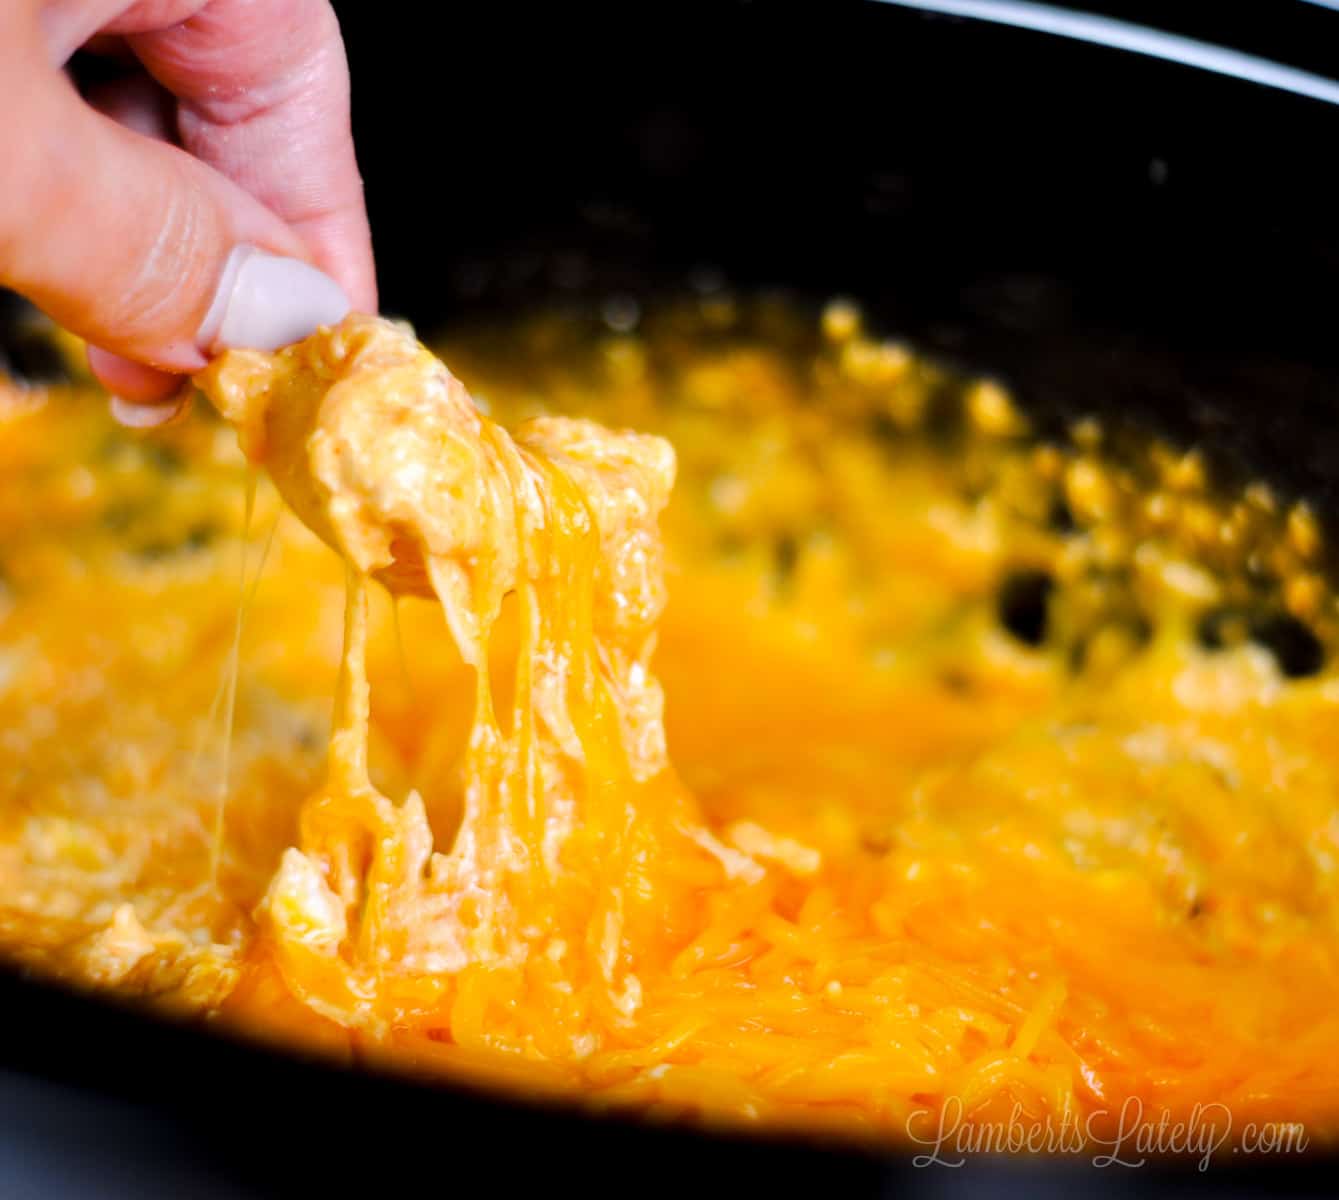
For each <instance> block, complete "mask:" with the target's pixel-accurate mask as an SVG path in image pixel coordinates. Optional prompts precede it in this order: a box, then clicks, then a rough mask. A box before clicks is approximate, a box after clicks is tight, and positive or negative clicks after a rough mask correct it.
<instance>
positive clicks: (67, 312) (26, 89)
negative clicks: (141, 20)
mask: <svg viewBox="0 0 1339 1200" xmlns="http://www.w3.org/2000/svg"><path fill="white" fill-rule="evenodd" d="M11 11H12V10H11ZM0 24H3V22H0ZM16 61H19V62H22V61H24V59H23V57H22V56H21V55H19V56H16ZM0 105H3V111H5V113H6V121H5V123H4V124H3V125H0V142H3V145H2V146H0V156H3V157H4V159H5V161H6V163H7V168H8V179H7V183H8V193H9V194H8V197H7V202H6V203H5V204H4V205H3V206H0V282H3V283H6V284H8V285H9V286H11V287H14V288H15V289H16V290H18V291H21V292H23V293H25V294H26V295H28V296H30V297H31V298H32V299H33V300H35V301H36V302H37V303H38V305H39V306H41V307H42V308H44V309H45V310H46V311H47V312H49V313H50V314H51V315H52V316H53V317H55V319H56V320H57V321H59V322H60V323H62V324H64V325H65V326H67V327H68V328H70V329H72V330H74V331H75V332H77V333H79V334H80V335H82V336H83V337H84V338H85V339H86V340H88V341H90V342H92V343H94V344H96V345H99V346H103V347H105V348H106V349H108V350H111V351H113V352H115V353H117V354H120V355H122V356H125V357H129V358H133V359H135V360H137V361H139V362H143V363H147V364H149V365H152V366H155V367H158V368H160V369H163V370H168V371H176V372H189V371H194V370H198V369H199V368H200V367H201V366H203V365H204V363H205V361H206V356H205V353H204V352H203V351H204V349H206V348H208V345H207V344H208V342H209V341H210V338H208V337H204V335H203V333H202V327H205V326H206V324H207V323H206V317H207V316H208V317H211V322H210V324H212V326H214V327H215V328H214V330H213V332H214V333H215V334H217V335H218V336H224V335H227V336H237V337H239V338H243V339H246V340H247V341H249V342H250V344H256V345H259V344H261V343H262V342H264V341H265V340H268V339H267V338H265V337H264V336H261V335H263V334H264V333H265V332H266V331H265V329H263V328H261V327H260V326H259V325H257V324H256V323H255V322H253V323H251V324H250V325H248V323H247V320H246V316H247V314H246V312H245V311H241V310H239V311H238V312H236V313H234V312H233V308H232V307H231V306H230V304H229V299H230V297H231V295H232V293H233V292H234V291H237V290H240V291H242V292H247V293H248V294H252V295H253V299H254V298H255V297H254V293H256V290H257V288H260V289H261V290H262V294H261V295H260V299H261V301H262V304H261V309H263V312H262V314H261V316H262V323H264V322H268V324H269V332H270V333H274V331H275V330H276V329H282V331H283V332H284V333H286V334H291V336H289V337H288V340H290V341H291V340H294V338H295V337H301V336H303V335H304V333H306V332H310V331H311V329H313V328H315V326H316V325H317V324H320V323H323V322H325V321H329V320H337V319H339V316H341V315H342V310H343V307H344V306H345V301H344V298H343V296H342V295H341V294H340V293H339V291H338V289H337V288H336V287H335V286H334V285H333V284H332V283H331V282H330V281H329V280H327V279H325V277H324V276H322V275H320V274H319V272H316V271H313V270H312V269H311V268H310V267H306V266H305V265H304V264H302V263H301V262H298V261H286V260H276V259H274V258H271V257H267V256H265V255H260V256H257V255H255V254H245V255H242V256H241V257H240V258H239V255H238V254H235V253H234V251H237V250H238V248H239V247H244V246H257V247H261V248H263V249H264V250H266V251H269V252H270V253H271V254H273V255H280V256H287V257H289V258H291V259H292V260H298V259H301V258H303V257H305V249H304V247H303V244H302V241H301V239H300V238H299V236H298V235H297V233H296V232H295V231H293V230H291V229H290V228H288V226H287V225H286V224H285V223H284V222H283V221H282V220H280V219H279V218H278V217H277V216H275V214H273V213H272V212H269V211H268V210H267V209H266V208H265V207H264V206H263V205H262V204H260V203H259V202H258V201H257V200H255V199H254V198H253V197H251V196H249V195H247V194H246V193H245V192H244V191H243V190H242V189H241V188H240V187H238V186H237V185H236V184H235V183H232V182H230V181H228V180H226V179H224V178H223V177H222V176H220V175H219V174H218V173H217V172H215V171H213V170H211V169H210V168H209V167H207V166H206V165H205V164H203V163H201V162H199V161H197V160H196V159H194V158H193V157H192V156H190V155H189V154H186V153H184V152H182V151H181V150H178V149H176V148H174V147H172V146H168V145H165V144H163V143H159V142H154V141H151V140H149V139H146V138H144V137H141V136H139V135H137V134H135V133H133V132H131V131H129V130H127V129H124V128H121V127H120V126H118V125H116V124H115V123H114V122H113V121H110V120H108V119H107V118H106V117H104V116H102V115H101V114H99V113H96V112H94V111H93V110H92V109H90V108H89V107H88V106H87V105H85V104H84V103H83V101H82V100H81V99H80V98H79V97H78V96H77V94H76V93H75V92H74V90H73V89H72V88H71V87H69V85H68V83H67V82H66V81H65V79H64V77H63V76H61V75H59V74H58V73H56V72H54V71H47V70H24V69H23V68H20V69H18V70H15V71H10V72H7V73H6V74H5V75H4V77H3V78H2V79H0ZM41 230H45V231H49V233H48V234H47V235H46V236H40V235H35V233H34V231H41ZM276 263H278V265H277V266H276V265H275V264H276ZM220 289H224V290H223V291H222V293H221V292H220ZM248 289H249V291H248ZM336 310H339V311H338V312H337V311H336ZM304 325H305V329H304V328H302V327H303V326H304ZM294 329H296V330H297V332H296V333H293V332H292V331H293V330H294ZM238 344H241V343H238Z"/></svg>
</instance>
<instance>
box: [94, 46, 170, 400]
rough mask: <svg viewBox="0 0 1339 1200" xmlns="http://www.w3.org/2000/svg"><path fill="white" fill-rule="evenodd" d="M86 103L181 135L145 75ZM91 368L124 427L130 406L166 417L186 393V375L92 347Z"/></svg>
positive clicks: (152, 133)
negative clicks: (166, 411) (169, 407)
mask: <svg viewBox="0 0 1339 1200" xmlns="http://www.w3.org/2000/svg"><path fill="white" fill-rule="evenodd" d="M84 98H85V99H86V100H87V101H88V102H89V103H90V104H91V105H92V106H93V107H94V108H95V109H97V110H98V112H100V113H102V114H103V116H105V117H110V118H111V119H112V120H113V121H115V122H116V123H117V124H118V125H122V126H124V127H125V128H127V129H132V130H134V131H135V132H136V133H138V134H140V135H141V136H143V137H149V138H154V139H155V140H157V141H162V142H166V141H171V140H172V138H173V137H174V136H175V134H176V121H175V116H176V101H175V100H173V99H172V97H171V96H170V95H169V94H168V92H167V91H166V90H165V89H164V88H162V87H160V86H159V85H158V84H157V83H155V82H154V81H153V80H152V79H150V78H149V76H147V75H145V74H144V73H143V72H142V71H137V72H136V73H135V74H133V75H130V76H127V77H125V78H122V79H116V80H113V81H111V82H109V83H104V84H99V85H98V86H96V87H93V88H90V89H88V90H87V91H86V92H85V93H84ZM88 366H89V369H90V370H91V371H92V372H93V374H94V375H95V376H96V377H97V378H98V380H99V381H100V382H101V383H102V386H103V387H105V388H106V389H107V390H108V391H109V392H111V393H112V395H113V396H115V397H117V398H118V399H119V400H121V401H123V402H124V403H123V404H120V405H116V404H114V405H113V410H112V411H113V412H114V413H116V414H117V417H118V419H120V420H121V421H122V422H123V423H130V421H129V420H128V419H127V410H126V408H125V405H126V404H133V405H139V406H146V405H147V406H149V407H150V408H151V409H153V410H154V411H153V413H152V414H151V415H154V416H161V414H162V410H163V407H164V405H163V402H164V401H175V400H176V398H177V397H178V396H179V393H180V391H181V376H179V375H172V374H169V373H167V372H166V371H156V370H154V368H152V367H146V366H144V365H143V364H141V363H137V362H134V361H133V360H131V359H128V358H122V357H121V356H120V355H119V354H112V353H111V352H110V351H108V350H103V349H102V348H101V347H98V346H89V348H88ZM129 415H130V416H135V417H142V416H144V415H145V414H143V413H139V412H131V413H130V414H129ZM154 423H155V424H160V423H161V420H156V421H155V422H154Z"/></svg>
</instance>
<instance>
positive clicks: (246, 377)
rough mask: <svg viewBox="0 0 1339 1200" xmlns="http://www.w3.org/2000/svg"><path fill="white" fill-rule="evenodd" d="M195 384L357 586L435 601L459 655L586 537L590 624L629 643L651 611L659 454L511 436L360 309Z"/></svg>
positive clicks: (602, 433) (647, 445)
mask: <svg viewBox="0 0 1339 1200" xmlns="http://www.w3.org/2000/svg"><path fill="white" fill-rule="evenodd" d="M196 384H197V385H198V386H199V387H200V389H201V390H202V391H203V392H204V393H205V395H206V396H208V398H209V399H210V401H211V402H212V403H213V404H214V406H215V407H216V408H217V409H218V410H219V412H220V413H222V415H223V416H224V417H225V418H226V419H227V420H228V421H229V422H231V423H232V424H233V425H234V426H236V428H237V431H238V437H239V440H240V443H241V446H242V449H243V451H244V452H245V453H246V455H247V457H248V458H249V459H250V460H251V461H252V462H254V463H257V464H259V465H262V466H264V467H265V468H266V469H267V470H268V471H269V473H270V475H271V476H272V478H273V479H274V482H275V484H276V485H277V486H278V489H279V491H280V493H281V494H282V495H283V497H284V499H285V500H286V501H287V502H288V504H289V506H290V507H291V508H292V509H293V511H294V512H296V513H297V514H298V516H299V517H300V518H301V519H302V520H303V521H304V522H305V523H306V524H307V525H308V526H309V527H310V528H311V529H312V530H313V531H314V532H315V533H316V534H317V535H318V536H320V537H321V538H322V539H323V540H324V541H325V542H326V543H328V544H329V545H330V546H332V547H333V548H334V549H335V550H336V551H338V552H339V553H340V554H341V555H342V556H343V557H344V558H345V559H346V560H347V562H348V563H349V564H350V565H351V566H352V567H353V568H354V569H355V570H356V571H357V572H358V573H359V574H361V575H364V576H370V577H372V578H376V579H378V580H380V581H381V582H382V583H384V584H385V585H386V586H387V587H388V588H390V590H391V591H393V592H395V593H398V594H408V595H423V596H433V595H435V596H437V597H438V598H439V599H440V600H441V602H442V603H443V605H444V607H445V608H446V611H447V615H448V619H449V620H450V621H451V623H452V626H453V630H454V632H455V635H456V638H457V640H458V641H459V642H460V644H461V648H462V651H463V652H465V654H466V657H467V658H473V657H475V656H474V655H473V654H471V652H470V651H471V648H472V647H474V646H476V645H477V643H478V641H479V635H480V633H481V631H482V630H484V629H486V628H487V627H488V626H489V625H491V623H492V620H493V618H494V617H495V616H496V613H497V609H498V606H499V605H500V604H501V601H502V597H503V596H504V595H505V594H506V593H507V592H509V591H511V590H513V589H514V588H516V587H517V586H518V583H519V582H520V580H521V577H522V575H523V574H525V575H526V576H528V577H530V578H536V577H538V576H540V575H543V574H544V573H545V572H551V571H553V570H555V569H558V567H557V564H558V563H559V562H560V561H562V560H563V557H564V555H563V553H562V552H561V550H560V547H559V546H558V542H559V541H561V540H563V539H564V538H566V539H569V540H570V539H576V540H578V541H579V540H581V539H582V538H583V537H584V538H586V539H587V540H591V539H598V545H597V546H596V547H595V548H594V549H593V550H592V553H591V555H590V557H591V558H593V559H594V560H595V562H596V571H595V573H596V576H597V578H596V586H595V593H596V595H595V607H596V610H597V611H596V624H597V626H598V625H600V624H601V623H602V622H603V624H604V625H605V626H606V627H607V630H606V631H607V632H609V633H618V632H624V633H630V634H640V635H643V636H644V635H645V633H647V632H648V631H649V630H650V628H651V627H652V626H653V625H654V623H655V620H656V618H657V617H658V616H659V613H660V611H661V608H662V607H663V603H664V597H663V584H662V581H661V572H660V569H659V567H660V562H659V550H658V547H659V539H658V536H657V533H656V518H657V516H658V515H659V513H660V511H661V509H662V508H663V507H664V505H665V503H666V502H667V500H668V498H669V492H670V488H671V486H672V484H673V479H674V454H673V451H672V450H671V448H670V446H669V444H668V443H667V442H664V441H663V440H661V439H659V438H655V437H649V436H646V435H641V434H635V433H625V432H614V431H610V430H607V429H605V428H603V427H601V426H599V425H596V424H594V423H593V422H589V421H584V420H575V419H567V418H561V417H545V418H538V419H535V420H532V421H530V422H527V423H526V424H525V425H523V426H521V427H520V428H519V429H518V430H517V431H516V434H515V436H514V437H513V436H512V435H510V434H508V432H507V431H506V430H504V429H503V428H502V427H501V426H499V425H497V424H495V423H494V422H492V421H490V420H489V419H488V418H487V417H486V416H484V415H483V414H482V413H481V412H480V411H479V410H478V409H477V408H476V407H475V405H474V403H473V402H472V400H471V399H470V396H469V394H468V393H467V392H466V390H465V388H464V386H463V385H462V384H461V383H460V381H459V380H457V379H456V378H455V377H454V376H453V375H452V374H451V373H450V372H449V371H448V370H447V369H446V367H445V366H444V365H443V363H442V362H441V361H440V360H439V359H438V358H437V357H436V356H435V355H433V354H432V353H431V352H430V351H428V350H427V349H426V348H425V347H424V346H422V345H421V344H420V343H419V342H418V341H417V339H416V338H415V337H414V336H413V334H412V332H411V331H410V330H409V329H408V327H407V326H405V325H403V324H400V323H396V322H392V321H388V320H385V319H383V318H380V317H372V316H365V315H359V314H353V315H350V316H349V317H347V318H345V320H344V321H342V322H341V323H340V324H339V325H336V326H333V327H330V328H324V329H321V330H319V331H318V332H316V333H315V334H313V335H312V336H311V337H309V338H307V339H306V340H304V341H301V342H298V343H296V344H295V345H293V346H289V347H287V348H285V349H283V350H280V351H278V352H277V353H273V354H269V353H261V352H258V351H250V350H230V351H228V352H226V353H225V354H223V355H221V356H220V357H218V358H217V359H215V360H214V362H213V363H211V364H210V365H209V366H208V367H207V368H205V370H203V371H202V372H200V374H199V375H197V376H196Z"/></svg>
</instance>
